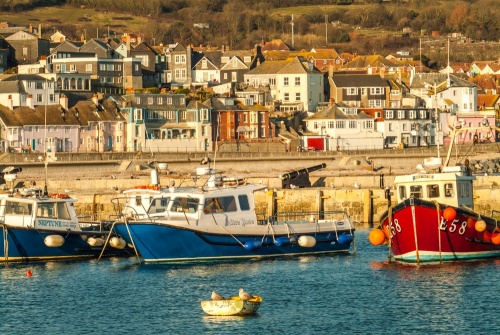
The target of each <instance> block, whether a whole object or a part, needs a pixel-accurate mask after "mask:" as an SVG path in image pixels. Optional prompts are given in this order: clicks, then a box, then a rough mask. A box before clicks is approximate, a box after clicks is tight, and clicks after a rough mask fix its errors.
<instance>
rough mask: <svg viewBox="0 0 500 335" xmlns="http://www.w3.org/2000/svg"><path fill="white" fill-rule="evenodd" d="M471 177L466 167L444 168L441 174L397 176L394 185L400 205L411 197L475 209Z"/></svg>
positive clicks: (473, 177)
mask: <svg viewBox="0 0 500 335" xmlns="http://www.w3.org/2000/svg"><path fill="white" fill-rule="evenodd" d="M475 179H476V177H475V176H471V175H470V174H469V173H468V170H467V168H466V167H464V166H451V167H443V168H442V171H441V172H432V173H426V172H422V173H417V174H412V175H404V176H397V177H396V178H395V179H394V185H395V188H396V193H397V200H398V203H400V202H403V201H404V200H406V199H409V198H411V197H413V198H417V199H423V200H428V201H437V202H438V203H441V204H445V205H449V206H454V207H463V206H465V207H468V208H470V209H473V208H474V201H473V185H472V182H473V180H475Z"/></svg>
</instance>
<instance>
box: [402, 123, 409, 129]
mask: <svg viewBox="0 0 500 335" xmlns="http://www.w3.org/2000/svg"><path fill="white" fill-rule="evenodd" d="M407 130H408V125H407V124H406V123H403V131H407Z"/></svg>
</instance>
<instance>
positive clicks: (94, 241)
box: [87, 237, 104, 247]
mask: <svg viewBox="0 0 500 335" xmlns="http://www.w3.org/2000/svg"><path fill="white" fill-rule="evenodd" d="M87 243H88V244H89V245H90V246H91V247H101V246H103V245H104V239H102V238H100V237H89V238H88V240H87Z"/></svg>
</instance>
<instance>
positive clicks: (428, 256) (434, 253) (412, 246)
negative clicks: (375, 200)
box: [381, 199, 500, 264]
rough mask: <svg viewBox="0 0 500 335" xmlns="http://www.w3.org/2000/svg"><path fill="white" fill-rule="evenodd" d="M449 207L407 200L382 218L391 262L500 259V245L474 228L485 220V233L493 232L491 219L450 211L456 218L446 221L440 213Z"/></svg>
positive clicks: (464, 211) (466, 212)
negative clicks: (392, 260) (479, 221)
mask: <svg viewBox="0 0 500 335" xmlns="http://www.w3.org/2000/svg"><path fill="white" fill-rule="evenodd" d="M448 207H450V206H446V205H442V204H438V203H436V202H431V201H426V200H421V199H407V200H405V201H403V202H401V203H399V204H398V205H396V206H394V207H393V208H391V209H390V210H389V211H387V212H386V213H384V214H383V215H382V217H381V225H382V228H383V230H384V231H385V232H386V234H387V235H388V236H387V237H388V239H389V244H390V248H391V252H392V255H393V257H394V259H395V260H396V261H398V262H401V263H414V264H419V263H440V262H449V261H473V260H481V259H488V258H497V257H500V245H498V244H494V243H492V242H491V238H488V233H486V235H485V233H484V232H479V231H477V230H476V228H475V223H476V222H477V221H478V220H481V219H482V220H484V221H485V223H486V231H487V232H489V233H490V234H491V233H493V232H495V229H496V224H495V221H494V220H493V219H491V218H487V217H482V218H479V217H478V215H477V214H476V213H474V212H472V211H469V210H467V209H464V208H456V207H452V208H453V210H454V212H455V213H456V216H455V218H453V219H446V218H445V215H443V211H444V210H445V209H446V208H448Z"/></svg>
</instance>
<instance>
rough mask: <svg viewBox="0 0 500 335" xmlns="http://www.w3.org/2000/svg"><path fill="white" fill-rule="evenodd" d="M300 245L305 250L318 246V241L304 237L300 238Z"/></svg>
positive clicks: (310, 237)
mask: <svg viewBox="0 0 500 335" xmlns="http://www.w3.org/2000/svg"><path fill="white" fill-rule="evenodd" d="M299 245H300V246H301V247H304V248H312V247H314V246H315V245H316V239H315V238H314V237H312V236H306V235H303V236H301V237H299Z"/></svg>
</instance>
